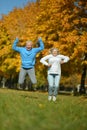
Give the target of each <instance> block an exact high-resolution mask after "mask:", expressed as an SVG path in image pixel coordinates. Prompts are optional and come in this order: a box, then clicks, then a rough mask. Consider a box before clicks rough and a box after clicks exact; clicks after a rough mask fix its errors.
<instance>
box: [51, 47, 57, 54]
mask: <svg viewBox="0 0 87 130" xmlns="http://www.w3.org/2000/svg"><path fill="white" fill-rule="evenodd" d="M54 50H56V51H57V54H59V50H58V49H57V48H51V49H50V51H49V53H50V54H52V53H53V51H54Z"/></svg>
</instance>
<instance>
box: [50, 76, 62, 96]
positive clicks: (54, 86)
mask: <svg viewBox="0 0 87 130" xmlns="http://www.w3.org/2000/svg"><path fill="white" fill-rule="evenodd" d="M60 77H61V75H59V74H48V84H49V88H48V94H49V95H50V96H52V95H53V96H57V94H58V88H59V83H60Z"/></svg>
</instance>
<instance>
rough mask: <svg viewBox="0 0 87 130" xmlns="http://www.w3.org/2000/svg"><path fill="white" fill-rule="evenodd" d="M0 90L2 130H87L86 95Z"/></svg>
mask: <svg viewBox="0 0 87 130" xmlns="http://www.w3.org/2000/svg"><path fill="white" fill-rule="evenodd" d="M47 97H48V93H41V92H29V91H18V90H10V89H0V130H87V97H86V96H78V97H75V96H72V95H67V96H65V95H58V97H57V101H56V102H52V101H51V102H49V101H48V100H47Z"/></svg>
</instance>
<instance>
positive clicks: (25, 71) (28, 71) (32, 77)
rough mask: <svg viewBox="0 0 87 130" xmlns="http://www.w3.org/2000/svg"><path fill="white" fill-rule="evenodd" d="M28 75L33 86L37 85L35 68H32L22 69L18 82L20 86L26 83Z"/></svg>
mask: <svg viewBox="0 0 87 130" xmlns="http://www.w3.org/2000/svg"><path fill="white" fill-rule="evenodd" d="M26 74H28V76H29V78H30V80H31V82H32V84H36V83H37V80H36V76H35V70H34V68H31V69H24V68H21V70H20V73H19V80H18V83H19V84H23V83H24V80H25V76H26Z"/></svg>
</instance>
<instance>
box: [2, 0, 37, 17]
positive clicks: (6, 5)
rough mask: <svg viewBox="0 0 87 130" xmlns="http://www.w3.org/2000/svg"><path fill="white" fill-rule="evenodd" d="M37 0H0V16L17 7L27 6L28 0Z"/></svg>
mask: <svg viewBox="0 0 87 130" xmlns="http://www.w3.org/2000/svg"><path fill="white" fill-rule="evenodd" d="M34 1H36V0H0V18H1V15H2V14H5V15H7V14H8V13H9V12H10V11H12V10H13V9H14V8H15V7H17V8H20V7H23V6H25V5H26V4H27V3H28V2H34Z"/></svg>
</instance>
